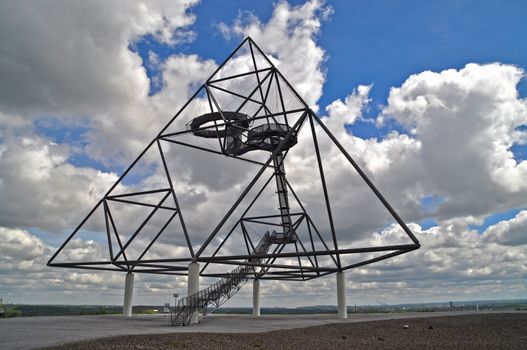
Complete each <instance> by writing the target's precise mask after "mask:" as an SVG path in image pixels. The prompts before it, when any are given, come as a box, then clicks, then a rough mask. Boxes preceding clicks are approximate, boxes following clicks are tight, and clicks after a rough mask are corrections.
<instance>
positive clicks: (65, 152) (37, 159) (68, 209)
mask: <svg viewBox="0 0 527 350" xmlns="http://www.w3.org/2000/svg"><path fill="white" fill-rule="evenodd" d="M69 152H70V149H69V147H68V146H67V145H64V144H62V145H58V144H54V143H52V142H50V141H48V140H45V139H42V138H39V137H36V136H35V135H31V134H30V135H23V136H21V137H9V138H7V139H6V140H5V141H4V143H3V144H1V145H0V163H1V164H2V166H1V167H0V197H1V198H2V201H1V202H0V223H1V224H2V226H10V227H38V228H40V229H42V230H47V231H51V232H63V231H64V230H67V229H70V228H71V227H73V226H74V225H75V224H76V221H78V220H79V219H81V217H80V216H81V215H82V214H86V213H88V211H89V210H90V209H91V208H92V206H93V205H95V203H96V202H97V201H98V200H99V199H100V197H101V196H102V195H103V194H104V192H106V191H107V189H108V188H109V186H110V185H111V184H112V183H113V182H115V181H116V180H117V176H116V175H115V174H112V173H104V172H101V171H98V170H95V169H92V168H80V167H75V166H73V165H72V164H70V163H68V158H69Z"/></svg>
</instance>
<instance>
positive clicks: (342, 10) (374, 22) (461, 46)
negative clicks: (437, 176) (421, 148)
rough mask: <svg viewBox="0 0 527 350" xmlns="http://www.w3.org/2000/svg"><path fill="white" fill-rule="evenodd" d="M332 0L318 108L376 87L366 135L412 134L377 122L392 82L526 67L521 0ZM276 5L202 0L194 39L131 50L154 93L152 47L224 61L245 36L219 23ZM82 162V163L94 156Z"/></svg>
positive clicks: (363, 125) (522, 149) (430, 222)
mask: <svg viewBox="0 0 527 350" xmlns="http://www.w3.org/2000/svg"><path fill="white" fill-rule="evenodd" d="M289 3H290V4H291V5H295V4H297V5H298V4H302V3H303V2H302V1H290V2H289ZM327 4H328V5H330V6H331V7H332V8H333V11H334V12H333V14H332V15H331V17H330V18H329V20H327V21H325V22H324V23H323V28H322V31H321V33H320V34H319V35H318V43H319V44H320V46H321V47H323V49H324V50H325V51H326V53H327V60H326V61H325V62H324V63H323V68H324V70H325V72H326V81H325V84H324V87H323V89H324V93H323V95H322V97H321V99H320V100H319V105H320V110H321V113H324V112H323V111H324V110H325V108H326V106H328V105H329V104H331V102H332V101H334V100H336V99H338V98H344V97H345V96H346V95H347V94H348V93H349V92H350V91H349V87H354V86H358V85H370V84H371V85H373V87H372V89H371V90H370V95H369V97H370V98H371V100H372V101H371V103H370V105H369V107H368V108H367V109H365V111H364V117H365V119H366V120H358V121H356V122H355V123H354V124H353V125H350V126H348V128H347V129H348V131H349V132H351V133H353V134H354V135H356V136H358V137H361V138H365V139H367V138H372V137H373V138H379V139H382V138H383V137H385V136H386V134H387V133H388V132H390V131H393V130H397V131H398V132H400V133H407V130H405V128H404V127H403V126H401V125H400V124H399V123H397V122H395V121H391V122H389V123H387V125H384V126H376V125H375V124H374V122H373V121H374V119H375V117H376V116H377V115H378V114H379V113H380V111H381V109H382V106H384V105H386V103H387V97H388V94H389V91H390V88H391V87H393V86H399V85H401V84H402V83H403V82H404V81H405V80H406V79H407V78H408V76H410V75H412V74H416V73H420V72H422V71H425V70H431V71H442V70H444V69H450V68H454V69H460V68H462V67H464V66H465V65H466V64H467V63H468V62H474V63H480V64H485V63H492V62H501V63H506V64H512V65H516V66H519V67H527V46H526V45H525V44H524V42H523V40H524V38H526V37H527V26H526V25H525V24H524V20H525V19H524V15H527V4H526V3H525V2H524V1H506V2H500V1H478V0H476V1H468V0H467V1H437V2H425V1H406V0H401V1H388V2H385V1H328V2H327ZM272 11H273V3H272V2H267V1H261V2H260V1H259V2H257V1H252V2H247V1H229V2H226V3H224V4H222V6H217V2H215V1H204V2H202V3H201V4H200V5H198V6H197V7H196V8H195V9H194V11H193V13H195V14H196V16H197V20H196V22H195V24H194V26H193V27H192V29H193V30H194V31H195V32H196V34H197V37H196V39H195V40H193V41H192V42H191V43H185V44H182V45H178V46H175V47H173V46H170V45H166V44H162V43H159V42H158V41H156V40H155V39H154V38H153V37H152V36H151V35H149V36H147V37H143V38H141V39H139V40H138V41H137V42H136V43H135V44H134V45H132V46H131V48H132V49H133V50H134V51H136V52H138V53H139V54H140V55H141V57H142V58H143V60H144V62H145V63H144V66H145V69H146V70H147V74H148V75H149V77H150V78H151V92H150V93H151V94H155V93H156V92H157V91H159V90H160V89H161V86H159V85H157V86H156V85H155V83H154V79H153V78H154V77H155V76H158V75H159V74H160V71H159V70H158V69H156V68H155V67H152V64H150V60H149V53H150V52H155V53H156V54H157V56H158V57H159V59H161V60H164V59H166V58H167V57H169V56H171V55H174V54H181V53H184V54H189V53H195V54H198V55H199V56H201V57H203V58H212V59H214V60H215V61H216V62H221V61H222V60H223V59H225V57H226V56H228V54H229V53H230V52H231V50H232V49H233V48H234V47H235V46H236V45H237V42H238V41H239V40H240V38H238V37H234V38H225V37H224V36H223V35H221V33H220V32H219V30H218V26H219V24H220V23H225V24H232V23H233V22H234V21H236V20H237V19H238V18H240V17H243V18H245V17H247V15H248V14H252V15H255V16H257V17H258V18H259V19H260V21H261V22H267V21H268V20H269V18H270V17H271V15H272ZM504 38H506V40H504ZM522 38H523V39H522ZM291 55H294V52H291ZM518 91H519V94H520V96H521V97H525V96H526V95H527V80H526V79H523V80H522V81H521V82H520V84H519V85H518ZM368 119H369V121H368ZM511 151H512V152H513V153H514V156H515V159H516V160H518V161H520V160H524V159H527V145H520V144H515V145H514V146H513V147H511ZM78 161H79V164H83V162H89V159H85V158H79V159H78ZM429 198H432V197H431V196H429V197H423V199H422V203H423V209H424V210H426V211H427V212H430V213H433V210H430V207H429V203H428V202H429ZM437 204H439V203H436V205H434V209H435V207H436V206H437ZM511 210H512V211H513V212H514V213H517V212H518V210H517V209H511ZM510 217H511V216H510V215H502V214H501V213H500V214H493V215H490V216H488V217H487V218H486V219H485V223H484V224H483V225H481V226H478V225H474V226H472V227H474V228H475V229H477V230H478V232H482V231H484V230H485V229H486V228H487V227H488V226H489V225H491V224H494V223H496V222H499V221H501V220H503V219H504V218H510ZM421 224H422V225H423V227H425V228H429V227H432V226H435V225H437V223H436V221H435V220H434V219H433V218H427V219H425V220H423V221H421Z"/></svg>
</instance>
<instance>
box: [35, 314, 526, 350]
mask: <svg viewBox="0 0 527 350" xmlns="http://www.w3.org/2000/svg"><path fill="white" fill-rule="evenodd" d="M405 326H408V328H406V327H405ZM45 349H47V350H51V349H56V350H59V349H60V350H66V349H95V350H99V349H112V350H121V349H122V350H124V349H134V350H150V349H151V350H159V349H217V350H222V349H229V350H234V349H317V350H318V349H507V350H512V349H527V314H525V313H518V314H514V313H504V314H480V315H463V316H449V317H430V318H414V319H405V320H389V321H371V322H362V323H338V324H328V325H323V326H316V327H308V328H300V329H293V330H284V331H272V332H267V333H253V334H247V333H245V334H226V333H221V334H217V333H174V334H161V335H133V336H121V337H112V338H103V339H98V340H91V341H84V342H77V343H70V344H66V345H62V346H57V347H50V348H45Z"/></svg>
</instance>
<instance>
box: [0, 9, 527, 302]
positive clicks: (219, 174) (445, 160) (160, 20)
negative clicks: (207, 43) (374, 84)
mask: <svg viewBox="0 0 527 350" xmlns="http://www.w3.org/2000/svg"><path fill="white" fill-rule="evenodd" d="M192 4H194V2H187V3H184V2H180V3H177V4H176V6H172V5H174V4H172V3H170V4H168V5H170V6H168V5H167V6H165V4H163V3H161V2H159V3H158V2H156V3H148V4H143V3H129V2H115V3H112V4H110V5H108V4H107V3H106V2H97V3H90V5H85V4H84V3H82V4H81V3H68V5H66V10H65V11H67V13H68V15H67V16H65V15H64V13H63V12H61V10H60V8H59V7H57V6H55V5H54V4H53V3H49V4H44V5H42V4H41V3H20V4H18V3H13V4H2V5H0V44H1V45H0V78H1V79H0V81H1V83H0V126H1V127H2V128H3V129H0V139H1V140H2V144H0V162H1V165H2V166H1V167H0V197H1V198H2V202H1V203H0V226H3V228H2V229H0V235H1V237H3V241H4V242H8V243H6V244H4V245H0V249H1V253H2V254H3V255H4V258H3V259H4V260H0V261H2V266H8V267H9V268H11V267H15V268H16V269H14V270H13V271H21V270H23V271H26V272H27V271H32V272H31V275H23V274H20V276H16V275H15V274H13V273H9V274H8V273H7V271H6V270H2V272H1V273H2V274H3V275H4V276H2V282H3V283H2V285H1V286H0V288H3V290H7V291H8V293H10V295H16V294H17V293H19V295H24V292H23V290H24V289H25V290H35V289H38V288H39V286H40V285H48V286H49V290H50V291H53V292H54V293H59V294H60V295H61V296H63V295H64V294H63V293H62V292H64V291H66V292H67V293H70V295H72V297H71V298H72V299H70V300H72V301H73V300H75V297H79V296H82V297H88V298H89V297H90V294H92V298H93V295H97V296H99V295H105V296H106V297H108V298H109V299H110V300H114V301H115V302H120V298H121V296H120V295H121V293H122V284H123V278H122V277H123V276H121V275H118V274H104V273H78V272H74V273H71V272H70V271H69V270H57V269H45V268H44V264H45V261H46V260H47V258H49V254H50V252H51V251H53V250H54V249H55V247H51V246H48V245H46V244H44V243H43V242H42V239H43V238H42V239H40V238H38V237H37V236H35V235H31V234H30V233H28V232H27V231H26V230H24V228H26V229H27V228H29V227H37V228H40V229H42V230H47V231H53V232H57V231H59V232H61V231H63V230H68V229H71V228H72V227H73V226H75V224H77V223H78V222H79V221H80V220H79V219H80V218H82V215H83V214H85V213H87V212H88V210H89V209H91V207H92V206H93V205H94V204H95V203H96V201H97V200H98V199H100V197H101V195H102V194H103V193H104V192H105V191H106V190H107V189H108V188H109V186H110V185H111V184H112V183H113V182H114V181H115V180H116V178H117V176H116V175H115V174H112V173H104V172H100V171H97V170H96V169H92V168H83V167H76V166H73V165H72V164H71V163H69V162H70V160H69V158H70V155H71V152H72V150H71V146H69V145H67V144H54V143H52V142H50V141H49V140H46V139H44V138H42V137H37V136H35V135H34V133H33V131H32V130H31V122H32V121H34V120H38V119H39V118H41V117H42V116H45V115H50V114H51V115H53V116H54V117H57V118H61V119H64V120H66V122H73V123H77V122H79V120H82V121H84V122H86V121H87V124H88V127H89V132H88V134H87V142H88V145H87V146H86V148H85V149H84V150H82V151H84V152H88V153H89V155H90V156H92V157H94V158H96V159H98V160H101V161H102V162H105V163H113V162H117V163H129V161H130V160H131V159H133V157H135V156H136V155H137V154H138V153H139V151H140V150H141V149H142V148H143V147H144V146H145V144H146V142H147V141H149V140H150V139H151V138H152V137H153V136H154V135H155V134H156V133H157V132H158V131H159V130H160V128H161V127H162V126H163V125H164V124H165V123H166V122H167V121H168V120H169V118H170V117H171V115H172V114H174V113H175V112H176V111H177V109H178V108H179V107H180V106H181V105H182V104H183V103H184V102H185V101H186V99H187V98H188V97H189V96H190V94H191V93H192V92H193V90H194V89H195V88H196V87H197V86H198V85H199V83H200V82H202V81H203V80H204V79H205V78H206V77H208V76H209V75H210V74H211V73H212V71H213V70H214V68H215V67H216V62H214V61H213V60H207V59H204V58H201V57H199V56H197V55H175V56H172V57H170V58H168V59H167V60H166V61H165V62H163V63H161V62H158V64H160V65H161V66H159V67H158V68H160V69H161V71H162V74H161V75H160V78H161V79H162V84H161V90H160V91H159V92H158V93H156V94H155V95H154V96H148V91H149V90H148V89H149V81H148V77H147V76H146V73H145V70H144V68H143V66H142V62H141V60H140V58H139V56H138V55H137V54H136V53H134V52H133V51H131V50H130V45H133V43H134V41H135V40H137V39H138V38H140V37H141V36H143V35H146V34H152V35H154V36H155V37H156V38H157V39H158V40H160V41H162V42H166V43H170V44H177V42H178V41H181V40H190V39H192V37H193V35H192V33H189V32H188V31H189V28H190V27H189V25H190V24H192V23H193V21H194V20H195V18H194V16H193V15H192V14H191V13H189V12H188V11H187V9H188V7H189V6H191V5H192ZM109 6H110V7H112V8H109ZM331 12H332V9H331V8H330V7H325V6H324V4H323V3H322V2H320V1H309V2H307V3H305V4H303V5H300V6H291V5H289V4H288V3H286V2H284V1H282V2H279V3H277V4H276V6H275V10H274V12H273V15H272V17H271V19H270V20H269V21H268V22H267V23H263V22H261V21H260V20H259V19H258V18H257V17H255V16H248V17H247V18H246V19H242V18H241V17H240V19H239V20H238V21H237V22H235V23H234V24H233V25H232V26H229V25H226V24H223V25H222V26H221V31H222V33H223V34H224V35H225V36H227V37H228V36H229V35H231V36H237V37H240V36H245V35H250V36H251V37H252V38H253V39H254V40H255V41H256V42H257V43H258V45H260V47H261V48H262V49H263V50H264V51H265V52H267V53H270V54H271V55H272V59H273V61H274V62H276V64H277V65H278V68H279V69H280V70H281V71H282V72H283V73H284V75H285V77H286V78H287V79H289V80H290V81H291V83H292V85H293V86H294V87H295V88H296V89H297V90H298V91H299V92H300V94H301V95H302V96H303V97H304V99H305V100H306V102H307V103H308V104H309V105H310V106H312V107H313V108H315V109H316V108H318V106H317V103H318V100H319V98H320V96H321V94H322V87H323V83H324V80H325V74H324V69H323V63H324V60H325V59H326V53H325V52H324V50H323V48H321V47H320V46H319V45H318V44H317V42H316V38H317V35H318V34H319V33H320V30H321V24H322V22H323V21H324V20H325V19H327V18H328V17H329V16H330V15H331ZM243 15H244V14H242V16H243ZM17 16H25V17H26V18H29V19H31V20H29V21H26V22H25V23H24V24H23V25H22V24H20V23H22V22H20V21H15V19H16V18H17ZM174 31H175V32H176V34H175V35H173V34H174ZM9 33H17V35H15V37H16V40H12V39H13V37H14V36H13V35H12V34H9ZM178 33H179V34H178ZM152 57H154V56H152ZM154 61H155V60H154ZM523 74H524V73H523V71H522V70H521V69H519V68H517V67H513V66H510V65H503V64H498V63H495V64H487V65H479V64H469V65H467V66H466V67H465V68H463V69H460V70H446V71H443V72H439V73H434V72H422V73H419V74H415V75H413V76H411V77H409V78H408V79H407V81H406V82H404V83H403V84H402V85H401V86H400V87H394V88H393V89H392V90H391V92H390V97H389V100H388V104H387V106H386V108H385V109H384V111H383V113H382V115H381V116H380V117H379V120H378V122H379V123H382V122H383V121H384V120H386V119H387V118H394V119H396V120H397V121H399V122H400V123H402V124H404V125H405V126H406V127H408V128H409V129H411V131H412V132H411V133H410V135H401V134H398V133H395V132H394V133H392V134H390V135H388V136H387V137H385V138H384V139H381V140H377V139H369V140H363V139H361V138H359V137H355V136H354V135H352V134H349V133H348V132H347V131H346V129H345V125H346V124H353V123H354V122H355V121H356V120H360V119H361V118H362V112H363V110H364V109H365V108H367V107H368V103H369V101H370V100H369V92H370V89H371V86H359V87H357V88H356V89H350V90H352V93H351V94H349V95H348V96H347V97H346V98H344V99H343V100H340V99H338V100H336V101H334V102H333V103H331V104H330V105H329V106H328V107H327V109H326V112H327V114H328V116H327V117H324V118H323V121H324V123H325V125H326V126H327V127H328V128H329V129H330V130H331V131H332V132H333V133H334V134H335V136H336V137H337V138H338V139H339V140H340V142H341V143H342V144H343V146H344V147H345V148H346V149H347V150H348V151H349V153H350V154H351V155H352V156H353V157H354V158H355V159H356V160H357V162H358V163H359V164H360V165H361V167H362V168H363V169H364V170H365V171H366V172H367V174H368V176H370V177H371V178H372V179H373V181H374V182H375V184H376V185H377V186H378V187H379V189H380V190H381V192H382V193H384V194H385V195H386V197H387V198H388V200H389V201H390V202H391V203H392V204H393V205H394V207H395V208H396V210H397V211H398V212H399V213H400V214H401V215H402V216H403V218H404V219H405V220H407V221H413V222H419V221H420V220H421V219H423V218H425V217H427V216H434V217H435V218H436V219H437V220H438V222H439V224H440V225H439V226H438V227H434V228H430V229H428V230H422V229H421V228H420V227H419V226H418V225H412V228H413V229H414V230H415V232H416V234H417V236H418V238H419V239H420V240H421V243H422V244H423V247H422V248H421V249H420V250H419V251H417V252H413V253H410V254H408V255H404V256H400V257H397V258H395V259H392V260H390V261H386V262H383V263H380V264H376V265H372V266H369V267H367V268H361V269H358V270H354V271H352V272H350V273H349V276H350V277H349V287H350V289H351V290H353V291H354V292H357V293H358V291H362V293H363V294H362V298H363V299H362V300H368V294H371V291H372V290H375V291H376V292H379V294H382V295H384V297H386V298H399V299H398V300H408V298H410V300H416V298H422V299H421V300H427V298H433V299H436V300H437V299H440V298H441V297H442V296H444V295H457V296H460V295H462V294H463V293H466V292H467V291H468V292H470V293H473V294H472V295H482V296H489V295H491V294H492V295H496V296H503V295H510V296H520V295H524V293H525V285H524V284H522V283H520V282H519V281H523V280H524V279H525V273H526V272H525V271H526V266H525V263H524V262H525V239H524V237H525V234H524V233H523V230H522V229H523V228H524V227H525V218H526V215H525V211H523V212H520V213H519V214H518V215H517V216H516V217H515V218H513V219H511V220H508V221H504V222H501V223H498V224H496V225H493V226H491V227H489V228H488V229H487V230H486V231H485V233H483V234H482V235H478V234H477V233H476V232H475V231H473V230H470V229H469V228H468V225H469V224H474V223H476V224H477V223H481V219H482V218H483V217H484V216H486V215H489V214H491V213H494V212H496V211H500V210H504V209H509V208H514V207H525V205H526V204H527V203H526V202H525V198H526V196H525V195H526V191H527V182H526V180H525V179H526V178H527V176H526V171H527V170H526V168H527V162H526V161H521V162H520V161H516V160H515V159H514V158H513V156H512V153H511V152H510V150H509V148H510V147H511V146H512V145H513V144H515V143H520V142H525V138H526V136H525V132H521V131H518V130H517V129H516V127H517V126H519V125H522V124H526V123H527V104H526V101H525V99H521V98H519V97H518V93H517V89H516V85H517V83H518V81H519V79H520V78H521V77H522V76H523ZM13 130H15V131H16V132H15V133H14V132H12V131H13ZM317 132H320V128H317ZM320 135H321V134H320ZM302 137H303V136H302V135H301V136H300V138H301V139H300V141H306V140H302ZM319 142H320V146H321V151H322V153H323V159H324V165H325V169H326V171H327V172H326V176H327V181H328V185H329V190H330V194H331V196H332V197H331V199H332V208H333V210H334V214H335V217H336V218H338V219H337V220H336V224H337V228H338V229H339V237H340V239H342V241H343V242H345V244H348V243H350V242H351V241H353V244H363V243H364V244H366V243H371V244H388V243H401V239H402V238H403V237H402V236H401V232H400V231H399V230H398V229H397V228H396V227H395V226H388V227H387V228H384V229H383V227H386V222H385V221H384V218H385V217H386V216H385V212H384V211H382V208H381V207H380V206H379V205H378V202H377V201H376V200H375V198H374V197H373V196H372V195H371V192H370V191H369V190H367V188H366V187H365V186H364V183H363V182H362V181H361V180H360V179H359V178H358V177H356V175H350V174H353V171H352V170H351V168H350V167H349V166H348V165H347V163H346V162H345V160H344V159H343V157H342V156H341V155H340V152H339V151H338V150H337V149H336V148H335V147H332V145H331V142H329V140H328V139H327V138H324V137H322V136H320V139H319ZM167 149H168V146H167ZM168 153H170V154H171V156H173V157H174V159H176V158H177V157H179V158H177V159H178V161H180V163H177V164H178V165H180V166H182V165H185V166H184V167H181V173H180V174H179V177H178V181H177V182H176V184H175V185H176V188H177V190H178V191H179V192H180V193H181V201H182V202H185V205H184V206H183V209H182V210H183V212H184V214H185V215H186V218H188V222H187V224H188V223H189V222H193V223H194V225H193V229H194V230H195V232H196V236H195V237H197V238H196V241H197V243H198V244H199V243H200V241H202V239H203V238H204V237H205V236H207V234H208V232H210V230H211V227H209V226H211V225H214V224H215V221H214V220H213V218H214V217H217V216H221V215H222V214H223V213H224V212H225V211H226V210H227V208H228V207H229V205H230V202H229V201H228V200H226V197H227V195H228V194H232V192H233V191H239V190H240V189H241V185H240V184H242V183H245V182H246V180H248V178H249V177H250V172H248V171H247V170H246V169H244V168H242V167H237V166H226V167H224V168H223V167H222V165H223V164H226V162H227V161H225V163H224V160H223V159H221V158H220V160H219V161H218V162H214V161H204V159H200V158H199V156H187V157H185V156H183V155H182V154H181V153H180V151H179V150H177V149H176V148H175V147H170V151H169V152H168ZM198 161H199V162H201V163H205V164H206V166H205V167H203V168H199V167H197V166H196V164H197V163H198ZM288 162H289V163H288V164H287V173H288V177H289V179H290V180H291V182H292V183H293V184H294V186H295V189H297V191H298V193H299V195H300V196H301V198H302V199H303V200H304V201H305V202H307V203H308V204H309V207H308V210H309V211H310V213H311V214H312V215H315V216H316V215H318V213H323V202H321V201H320V198H321V197H320V195H321V193H320V189H319V188H315V187H316V185H317V184H318V175H317V172H316V171H313V169H316V167H313V166H314V165H315V164H316V163H315V154H314V152H313V150H312V149H311V148H310V147H304V146H302V145H301V143H299V145H298V146H297V147H295V148H294V149H293V150H292V151H291V153H290V154H289V158H288ZM158 170H159V169H158ZM232 173H235V176H231V175H230V174H232ZM159 176H160V174H159V171H158V172H157V173H155V174H154V175H152V176H151V177H150V178H149V179H147V180H146V182H155V181H158V180H159ZM233 189H234V190H233ZM273 195H274V194H273ZM429 195H434V196H438V197H441V198H443V199H444V201H443V202H442V203H441V204H440V205H438V207H437V210H436V211H434V212H432V213H429V212H426V211H425V210H423V208H422V207H421V203H420V201H421V199H422V197H424V196H429ZM229 198H231V197H229ZM276 205H277V204H276V203H275V202H274V198H271V197H269V200H268V201H267V202H265V205H264V206H265V208H264V209H265V210H276ZM134 213H135V212H134V211H130V212H128V213H127V214H126V215H124V216H125V219H126V216H128V217H133V216H134ZM201 213H207V220H203V216H202V214H201ZM207 225H208V226H207ZM14 227H21V228H22V229H16V228H14ZM372 230H376V231H377V232H380V233H379V234H375V235H373V236H372V235H371V232H372ZM357 240H359V242H356V241H357ZM163 243H168V242H163ZM71 247H72V248H74V250H73V253H72V254H74V255H75V256H76V257H87V258H88V257H89V258H93V257H94V256H95V258H100V257H102V256H105V254H107V252H106V250H104V248H103V247H102V246H101V243H100V242H97V241H89V240H79V241H72V246H71ZM178 249H180V248H178ZM169 251H170V249H169V248H168V246H167V245H165V244H163V245H162V246H161V247H160V249H159V250H158V252H159V253H160V254H166V252H169ZM179 253H181V254H184V253H185V252H179ZM6 257H7V258H6ZM7 263H8V264H9V265H6V264H7ZM18 269H19V270H18ZM43 269H45V271H43ZM27 273H29V272H27ZM101 276H104V277H101ZM331 278H333V277H331ZM138 280H139V281H141V283H139V284H137V285H138V290H139V294H141V293H144V295H143V298H144V299H143V300H146V299H147V297H146V295H148V294H149V293H150V294H151V295H155V296H156V297H157V298H164V297H165V296H166V295H170V292H167V291H168V290H170V289H171V288H176V287H177V288H179V290H180V291H181V290H184V283H185V281H184V279H182V278H177V279H170V280H168V281H167V279H166V278H164V277H163V276H161V277H160V276H144V277H143V276H141V277H138ZM403 281H404V282H403ZM264 290H265V292H264V293H267V294H266V295H264V297H265V298H267V300H268V301H269V302H273V303H274V302H276V303H282V305H283V301H284V300H291V299H284V298H293V299H294V296H295V295H297V293H300V291H301V292H302V293H303V294H304V295H306V296H309V297H310V298H309V300H313V301H314V300H319V302H324V303H326V302H327V295H331V293H333V291H334V284H333V280H332V279H331V280H329V279H321V280H317V281H313V282H311V283H309V284H306V285H302V286H299V285H295V284H284V283H280V282H273V283H271V284H269V285H268V287H266V288H264ZM487 290H490V291H491V292H488V293H490V294H488V293H487V294H485V293H486V291H487ZM56 291H58V292H56ZM449 293H450V294H449ZM500 293H501V294H500ZM522 293H523V294H522ZM51 295H52V293H49V294H47V296H48V297H50V296H51ZM247 295H248V294H247V293H246V291H243V292H242V295H241V299H240V300H242V301H243V300H246V299H244V296H245V297H247ZM324 295H326V297H324ZM317 298H318V299H317ZM353 298H355V294H353V297H352V298H351V300H353ZM359 298H360V297H359ZM405 298H406V299H405ZM59 300H60V299H59ZM93 300H95V302H96V301H97V298H95V299H93ZM358 302H359V303H360V301H358ZM370 302H374V301H370Z"/></svg>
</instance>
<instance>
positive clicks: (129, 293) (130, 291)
mask: <svg viewBox="0 0 527 350" xmlns="http://www.w3.org/2000/svg"><path fill="white" fill-rule="evenodd" d="M133 296H134V274H133V273H132V272H130V271H129V272H128V273H127V274H126V278H125V280H124V303H123V316H126V317H131V316H132V298H133Z"/></svg>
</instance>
